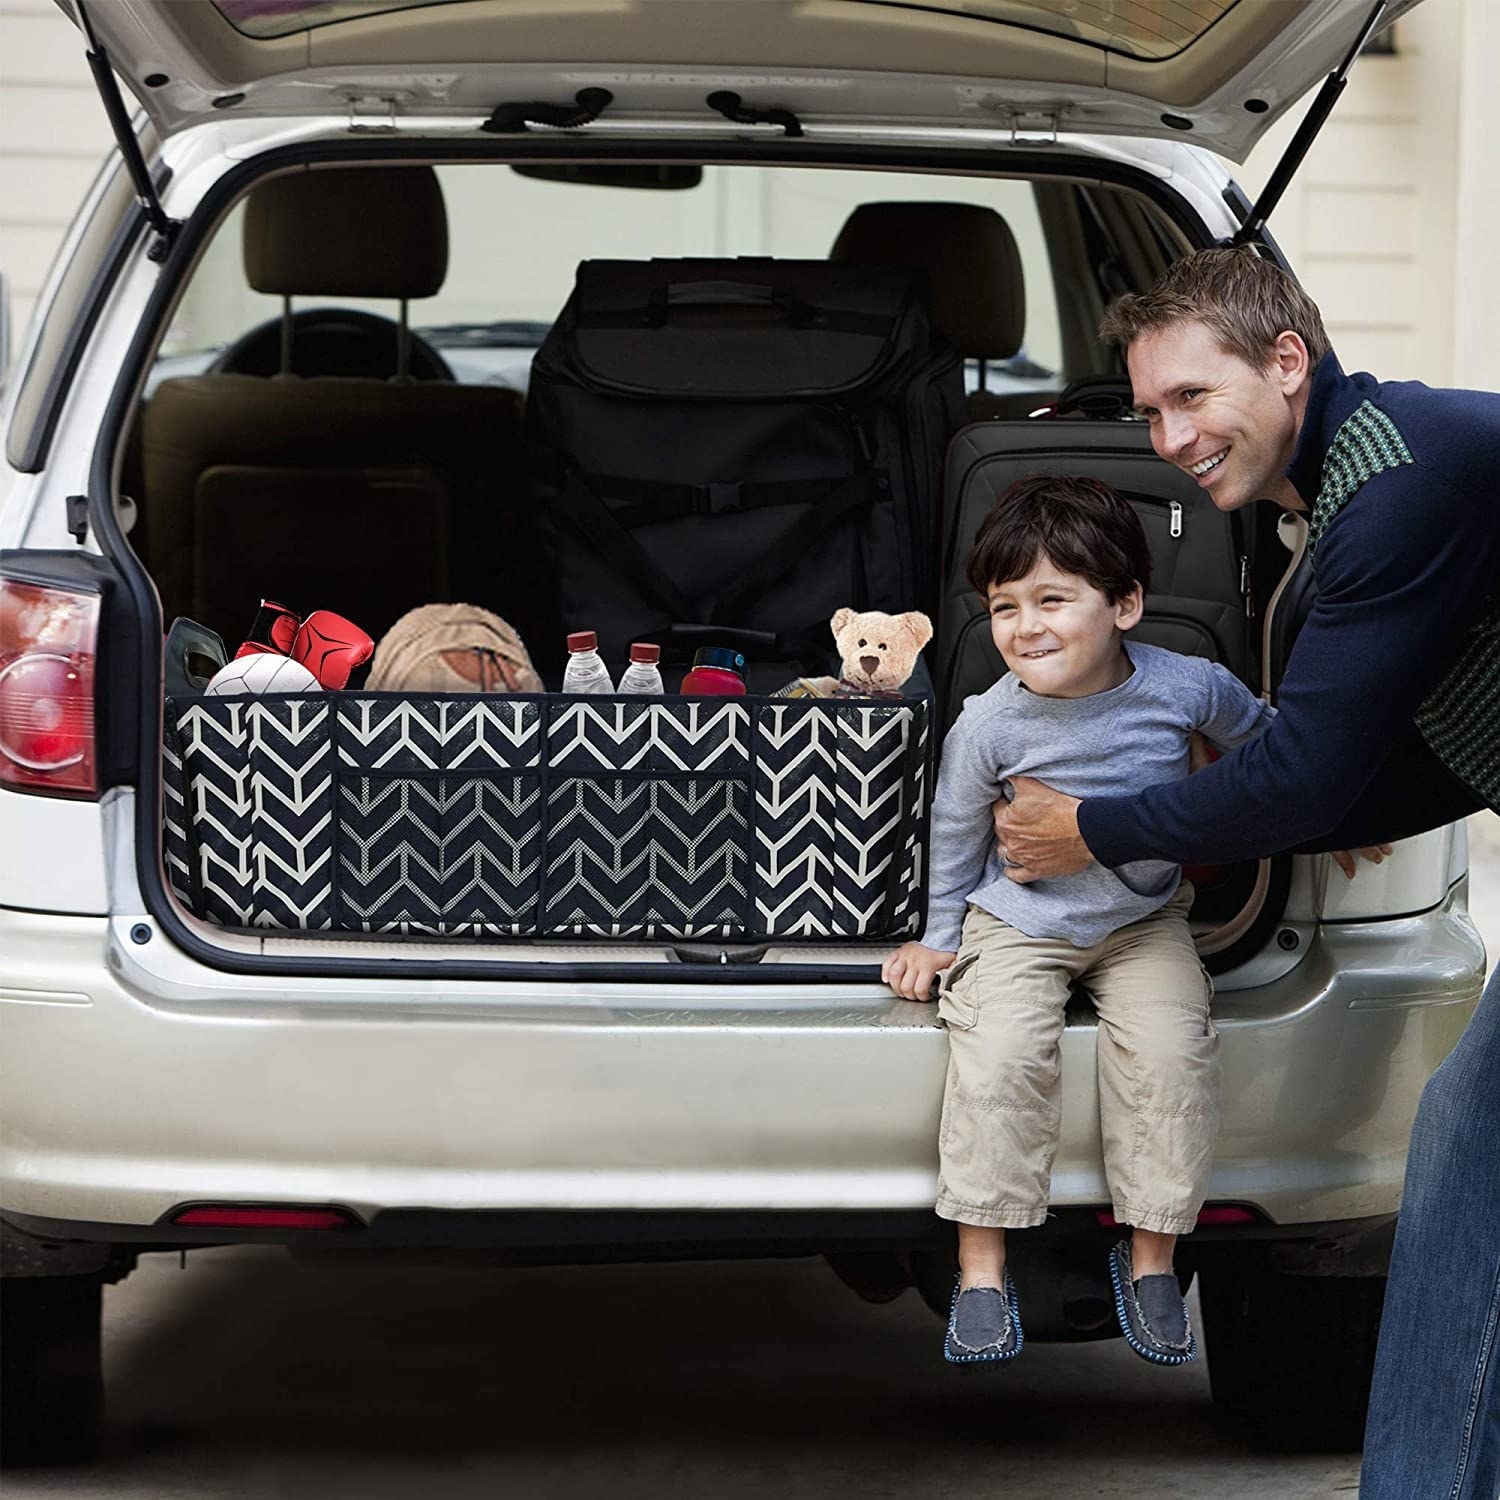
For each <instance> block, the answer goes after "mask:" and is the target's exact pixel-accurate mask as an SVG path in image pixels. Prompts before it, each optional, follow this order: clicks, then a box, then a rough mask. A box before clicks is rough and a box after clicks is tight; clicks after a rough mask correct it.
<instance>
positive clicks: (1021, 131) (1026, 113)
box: [1010, 109, 1057, 146]
mask: <svg viewBox="0 0 1500 1500" xmlns="http://www.w3.org/2000/svg"><path fill="white" fill-rule="evenodd" d="M1010 143H1011V145H1012V146H1055V145H1056V144H1057V111H1056V110H1055V109H1018V110H1017V111H1016V112H1015V113H1014V114H1013V115H1012V116H1011V117H1010Z"/></svg>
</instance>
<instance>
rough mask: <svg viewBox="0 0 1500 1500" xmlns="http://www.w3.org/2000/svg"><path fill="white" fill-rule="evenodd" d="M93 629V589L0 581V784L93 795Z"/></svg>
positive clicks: (96, 615) (95, 625)
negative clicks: (78, 590)
mask: <svg viewBox="0 0 1500 1500" xmlns="http://www.w3.org/2000/svg"><path fill="white" fill-rule="evenodd" d="M98 632H99V596H98V595H97V594H84V593H73V592H71V591H69V590H67V589H58V588H45V587H43V586H42V585H40V584H34V583H19V582H17V581H15V580H14V579H0V785H3V786H10V787H20V788H24V789H25V790H27V791H33V792H50V793H53V794H55V795H57V796H63V797H95V796H97V795H98V793H99V783H98V776H97V772H96V767H95V749H94V660H95V650H96V647H97V637H98Z"/></svg>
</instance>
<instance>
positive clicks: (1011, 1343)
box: [943, 1271, 1025, 1365]
mask: <svg viewBox="0 0 1500 1500" xmlns="http://www.w3.org/2000/svg"><path fill="white" fill-rule="evenodd" d="M1024 1342H1025V1335H1024V1334H1023V1333H1022V1332H1021V1310H1020V1307H1019V1306H1018V1304H1017V1302H1016V1284H1015V1282H1013V1281H1012V1280H1011V1279H1010V1272H1009V1271H1007V1272H1006V1273H1005V1280H1004V1284H1003V1285H1002V1286H999V1287H993V1286H971V1287H970V1288H969V1289H968V1291H966V1292H964V1291H960V1290H959V1288H958V1286H957V1285H955V1286H954V1288H953V1307H952V1309H951V1310H950V1312H949V1314H948V1333H947V1337H946V1338H944V1340H943V1358H944V1359H946V1360H947V1361H948V1363H949V1364H953V1365H984V1364H997V1363H999V1361H1001V1360H1005V1359H1014V1358H1015V1357H1016V1355H1018V1354H1019V1353H1020V1352H1021V1345H1022V1344H1023V1343H1024Z"/></svg>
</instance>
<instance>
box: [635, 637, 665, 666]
mask: <svg viewBox="0 0 1500 1500" xmlns="http://www.w3.org/2000/svg"><path fill="white" fill-rule="evenodd" d="M630 659H631V661H638V662H641V663H642V664H643V665H645V666H655V665H656V663H657V662H659V661H660V660H661V647H660V646H653V645H652V644H651V643H650V642H649V641H637V642H636V643H635V644H634V645H633V646H632V647H631V648H630Z"/></svg>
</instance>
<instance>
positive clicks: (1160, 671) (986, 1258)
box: [882, 475, 1273, 1364]
mask: <svg viewBox="0 0 1500 1500" xmlns="http://www.w3.org/2000/svg"><path fill="white" fill-rule="evenodd" d="M969 580H970V582H971V583H972V584H973V585H974V587H975V588H976V589H977V590H978V591H979V593H980V594H981V595H982V596H983V597H984V598H985V599H986V601H987V603H988V606H989V612H990V627H991V631H992V633H993V635H994V640H995V645H996V647H997V648H998V649H999V651H1000V654H1001V656H1002V657H1004V659H1005V664H1006V666H1007V667H1009V668H1010V673H1009V675H1008V676H1006V677H1003V678H1001V680H1000V681H999V682H997V683H996V684H995V685H994V687H992V688H990V689H989V691H988V692H985V693H981V694H979V695H978V696H976V697H973V698H970V699H969V700H968V702H967V703H966V704H965V705H964V710H963V713H962V714H961V715H960V716H959V718H958V720H957V722H956V723H955V724H954V726H953V728H952V730H951V731H950V732H949V734H948V738H947V740H946V741H945V742H944V746H943V761H942V773H941V775H940V777H939V780H938V787H937V793H936V796H935V798H934V800H933V808H932V871H931V881H930V896H929V902H928V918H927V928H926V931H925V932H924V933H923V935H922V939H921V941H920V942H911V943H906V944H904V945H903V946H902V947H900V948H899V949H897V950H896V952H895V953H893V954H892V955H891V956H890V957H889V958H888V959H887V960H886V963H885V966H884V969H883V970H882V977H883V978H884V979H885V980H886V981H887V982H888V983H889V984H890V985H891V987H892V988H893V989H894V990H895V991H896V992H897V994H899V995H902V996H904V997H905V998H907V999H911V1000H925V999H927V998H928V991H929V988H930V986H931V984H932V981H933V979H934V978H935V977H936V976H937V975H939V974H941V975H942V979H941V984H940V988H939V995H938V1007H939V1013H940V1014H941V1015H942V1017H943V1019H944V1021H946V1023H947V1026H948V1037H949V1047H950V1054H951V1055H950V1063H949V1068H948V1080H947V1087H946V1091H945V1095H944V1100H943V1119H942V1128H941V1133H940V1138H939V1143H938V1149H939V1154H940V1158H941V1167H942V1171H941V1182H940V1189H939V1193H938V1201H937V1212H938V1213H939V1214H940V1215H941V1216H942V1217H943V1218H947V1219H953V1220H956V1221H957V1223H958V1252H959V1266H960V1273H961V1274H960V1278H959V1284H958V1288H957V1290H956V1291H955V1294H954V1304H953V1313H952V1316H951V1317H950V1320H949V1325H948V1333H947V1337H946V1339H945V1341H944V1346H943V1352H944V1355H945V1357H946V1358H947V1359H949V1360H950V1361H952V1362H954V1363H959V1364H971V1363H977V1362H982V1361H991V1360H1004V1359H1009V1358H1011V1357H1012V1356H1013V1355H1015V1354H1018V1353H1019V1352H1020V1349H1021V1343H1022V1332H1021V1325H1020V1319H1019V1313H1018V1308H1017V1305H1016V1295H1015V1288H1014V1285H1013V1284H1012V1282H1011V1281H1010V1278H1009V1276H1008V1275H1007V1274H1006V1270H1005V1232H1006V1230H1007V1229H1020V1228H1027V1227H1030V1226H1033V1225H1037V1224H1040V1223H1042V1222H1043V1220H1044V1219H1045V1218H1046V1216H1047V1201H1048V1190H1049V1185H1050V1176H1051V1169H1052V1158H1053V1154H1054V1152H1055V1150H1056V1147H1057V1137H1058V1125H1059V1119H1058V1043H1059V1039H1060V1037H1061V1035H1062V1030H1063V1009H1064V1006H1065V1005H1066V1003H1067V998H1068V986H1069V984H1070V983H1071V982H1072V981H1074V980H1082V981H1084V982H1085V983H1086V984H1087V986H1088V989H1089V990H1090V992H1091V994H1092V995H1093V997H1094V1002H1095V1006H1096V1008H1097V1010H1098V1013H1099V1034H1098V1071H1099V1115H1100V1125H1101V1130H1102V1134H1103V1139H1104V1159H1105V1173H1106V1177H1107V1179H1108V1182H1109V1189H1110V1195H1111V1198H1112V1201H1113V1206H1114V1215H1115V1218H1116V1219H1117V1220H1119V1222H1120V1223H1122V1224H1128V1225H1130V1226H1132V1229H1133V1233H1132V1235H1131V1238H1130V1240H1129V1242H1128V1243H1127V1242H1125V1241H1121V1243H1120V1244H1119V1245H1117V1246H1116V1247H1115V1249H1114V1251H1113V1253H1112V1255H1111V1259H1110V1273H1111V1277H1112V1279H1113V1281H1114V1286H1115V1298H1116V1307H1117V1311H1118V1314H1119V1317H1120V1323H1121V1329H1122V1331H1123V1332H1124V1334H1125V1337H1126V1339H1127V1340H1128V1341H1129V1343H1130V1346H1131V1348H1132V1349H1134V1350H1135V1352H1136V1353H1137V1354H1139V1355H1141V1356H1142V1357H1143V1358H1145V1359H1149V1360H1152V1361H1154V1362H1156V1363H1160V1364H1185V1363H1186V1362H1187V1361H1188V1360H1190V1359H1192V1358H1193V1357H1194V1355H1195V1353H1196V1344H1195V1341H1194V1339H1193V1335H1192V1330H1191V1328H1190V1327H1189V1324H1188V1315H1187V1308H1186V1307H1185V1306H1184V1304H1183V1300H1182V1296H1181V1293H1180V1291H1179V1289H1178V1285H1177V1278H1176V1275H1175V1274H1174V1273H1173V1271H1172V1253H1173V1249H1174V1248H1175V1245H1176V1241H1177V1236H1178V1235H1179V1234H1185V1233H1187V1232H1188V1231H1189V1230H1191V1229H1192V1228H1193V1225H1194V1223H1195V1222H1196V1219H1197V1215H1198V1210H1199V1208H1200V1207H1201V1206H1202V1202H1203V1196H1204V1193H1205V1191H1206V1189H1207V1185H1208V1175H1209V1169H1210V1167H1211V1165H1212V1161H1213V1150H1214V1139H1215V1135H1216V1134H1217V1131H1218V1122H1219V1102H1218V1092H1219V1058H1218V1047H1219V1043H1218V1036H1217V1034H1216V1033H1215V1031H1214V1028H1213V1023H1212V1022H1211V1021H1210V1019H1209V999H1210V993H1211V989H1210V984H1209V982H1208V979H1207V976H1206V975H1205V973H1204V971H1203V968H1202V966H1201V964H1200V963H1199V960H1198V954H1197V951H1196V949H1195V948H1194V946H1193V939H1192V936H1191V934H1190V932H1189V930H1188V924H1187V914H1188V908H1189V907H1190V906H1191V905H1192V887H1191V886H1189V885H1187V884H1185V883H1184V882H1183V881H1182V878H1181V876H1182V872H1181V869H1180V867H1178V866H1177V865H1171V864H1166V863H1163V862H1161V861H1157V860H1138V861H1135V862H1132V863H1130V864H1126V865H1121V866H1119V867H1118V868H1117V869H1112V870H1111V869H1105V868H1103V867H1102V866H1100V865H1097V864H1095V865H1091V866H1090V867H1089V868H1088V869H1086V870H1084V871H1083V872H1082V873H1081V874H1078V875H1072V876H1068V877H1066V878H1064V879H1059V880H1044V881H1037V882H1034V883H1030V884H1021V883H1017V882H1015V881H1011V880H1008V879H1007V878H1006V875H1005V867H1004V866H1003V864H1002V862H1001V856H1000V854H999V852H998V851H997V849H996V847H995V844H994V839H993V832H992V823H991V812H990V805H991V803H992V802H993V801H994V800H995V798H996V796H997V795H999V794H1001V793H1002V792H1003V789H1004V782H1005V779H1006V778H1007V777H1009V776H1013V775H1026V776H1035V777H1037V778H1039V779H1041V780H1043V781H1046V782H1047V783H1048V784H1049V785H1051V786H1054V787H1057V788H1059V789H1060V790H1062V791H1066V792H1069V793H1071V794H1072V795H1074V796H1088V795H1094V794H1099V793H1120V792H1130V791H1134V790H1136V789H1138V788H1140V787H1144V786H1148V785H1151V784H1153V783H1156V782H1160V781H1166V780H1171V779H1174V778H1177V777H1183V776H1186V775H1187V774H1188V770H1189V764H1188V741H1189V737H1190V736H1191V735H1192V733H1193V731H1194V730H1202V731H1203V733H1204V735H1205V736H1206V737H1207V738H1208V739H1209V740H1210V741H1212V742H1213V743H1214V744H1216V745H1218V746H1219V747H1221V748H1223V749H1232V748H1233V747H1235V746H1236V745H1239V744H1241V743H1243V742H1244V741H1246V740H1248V739H1251V738H1253V737H1254V736H1255V735H1257V734H1259V733H1260V732H1261V731H1262V730H1263V729H1264V728H1265V727H1266V725H1267V724H1268V723H1269V722H1270V720H1271V717H1272V714H1273V710H1272V709H1270V708H1269V707H1267V706H1266V705H1265V704H1263V703H1262V702H1260V700H1259V699H1257V698H1256V697H1254V696H1253V695H1252V694H1251V693H1250V692H1249V690H1248V689H1247V688H1245V687H1244V685H1243V684H1242V683H1240V682H1239V681H1238V679H1237V678H1235V677H1234V676H1233V675H1232V674H1231V673H1229V672H1228V671H1226V670H1225V669H1224V668H1223V667H1221V666H1218V665H1216V664H1214V663H1212V662H1207V661H1203V660H1200V659H1198V658H1195V657H1186V656H1179V655H1177V654H1176V653H1175V652H1171V651H1163V650H1160V649H1158V648H1156V647H1153V646H1143V645H1136V644H1133V643H1127V641H1126V635H1127V632H1129V631H1130V630H1131V629H1132V628H1133V627H1134V626H1135V625H1136V624H1137V623H1138V622H1139V621H1140V618H1141V610H1142V602H1143V596H1144V594H1145V591H1146V589H1147V588H1148V587H1149V586H1150V581H1151V554H1150V550H1149V548H1148V546H1147V543H1146V537H1145V533H1144V531H1143V530H1142V528H1141V524H1140V521H1139V520H1138V518H1137V517H1136V514H1135V512H1134V511H1133V510H1132V509H1131V508H1130V506H1129V505H1128V504H1127V503H1126V502H1125V501H1124V500H1122V499H1121V498H1120V497H1119V496H1118V495H1116V494H1115V493H1114V491H1113V490H1111V489H1110V488H1109V487H1108V486H1107V485H1105V484H1102V483H1100V482H1099V481H1097V480H1093V479H1084V478H1072V477H1054V476H1048V475H1033V476H1031V477H1030V478H1027V479H1021V480H1018V481H1017V482H1016V483H1015V484H1013V485H1012V486H1011V487H1010V489H1009V490H1007V491H1006V493H1005V494H1004V495H1002V496H1001V497H1000V499H999V500H998V501H997V502H996V503H995V506H994V508H993V509H992V510H991V511H990V513H989V515H988V516H987V517H986V518H985V520H984V523H983V524H982V525H981V526H980V529H979V534H978V536H977V537H976V538H975V542H974V551H973V554H972V556H971V557H970V560H969Z"/></svg>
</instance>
